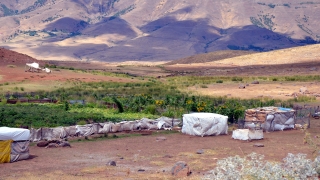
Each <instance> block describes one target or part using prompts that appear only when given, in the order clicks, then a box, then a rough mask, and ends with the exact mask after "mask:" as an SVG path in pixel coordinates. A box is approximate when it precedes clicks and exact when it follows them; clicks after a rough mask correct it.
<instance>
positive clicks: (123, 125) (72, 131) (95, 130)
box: [30, 117, 181, 142]
mask: <svg viewBox="0 0 320 180" xmlns="http://www.w3.org/2000/svg"><path fill="white" fill-rule="evenodd" d="M180 123H181V120H179V119H172V118H168V117H160V118H158V119H155V120H154V119H148V118H142V119H141V120H135V121H122V122H119V123H111V122H105V123H94V124H86V125H77V126H70V127H56V128H39V129H31V136H30V141H33V142H37V141H40V140H52V139H63V138H68V137H74V136H90V135H93V134H105V133H117V132H122V131H139V130H157V129H166V128H167V129H170V128H172V125H173V126H177V125H179V124H180Z"/></svg>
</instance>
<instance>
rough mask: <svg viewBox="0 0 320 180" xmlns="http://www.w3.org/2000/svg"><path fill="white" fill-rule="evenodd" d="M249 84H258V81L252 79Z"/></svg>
mask: <svg viewBox="0 0 320 180" xmlns="http://www.w3.org/2000/svg"><path fill="white" fill-rule="evenodd" d="M251 84H260V83H259V81H252V83H251Z"/></svg>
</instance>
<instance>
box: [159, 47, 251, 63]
mask: <svg viewBox="0 0 320 180" xmlns="http://www.w3.org/2000/svg"><path fill="white" fill-rule="evenodd" d="M255 53H256V52H252V51H234V50H222V51H215V52H210V53H205V54H199V55H194V56H190V57H186V58H182V59H178V60H174V61H171V62H168V63H165V65H173V64H190V63H206V62H212V61H218V60H222V59H227V58H233V57H237V56H243V55H250V54H255Z"/></svg>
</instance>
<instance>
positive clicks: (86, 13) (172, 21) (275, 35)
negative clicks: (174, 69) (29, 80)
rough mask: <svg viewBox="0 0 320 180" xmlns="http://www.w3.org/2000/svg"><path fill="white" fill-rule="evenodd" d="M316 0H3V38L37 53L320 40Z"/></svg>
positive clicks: (192, 49) (100, 55)
mask: <svg viewBox="0 0 320 180" xmlns="http://www.w3.org/2000/svg"><path fill="white" fill-rule="evenodd" d="M319 8H320V3H319V2H316V1H308V2H306V1H285V0H280V1H277V2H274V1H271V0H262V1H259V2H256V1H226V0H218V1H203V0H201V1H192V0H186V1H178V0H170V1H168V0H153V1H147V0H135V1H131V0H107V1H101V0H91V1H85V0H72V1H69V0H50V1H49V0H30V1H21V0H17V1H11V0H2V1H1V2H0V23H1V24H6V25H5V26H0V39H1V42H0V46H2V47H7V48H9V49H11V50H15V51H18V52H21V53H24V54H28V55H30V56H32V57H35V58H37V59H43V60H67V61H71V60H77V61H85V62H88V61H104V62H121V61H130V60H135V61H170V60H176V59H180V58H183V57H186V56H191V55H195V54H201V53H207V52H213V51H217V50H250V51H258V52H262V51H263V52H264V51H270V50H274V49H282V48H288V47H295V46H301V45H306V44H314V43H317V42H318V41H319V35H320V28H319V26H318V22H319V20H318V17H319V15H320V11H319Z"/></svg>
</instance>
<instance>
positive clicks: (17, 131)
mask: <svg viewBox="0 0 320 180" xmlns="http://www.w3.org/2000/svg"><path fill="white" fill-rule="evenodd" d="M29 138H30V130H29V129H22V128H9V127H0V140H13V141H26V140H29Z"/></svg>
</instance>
